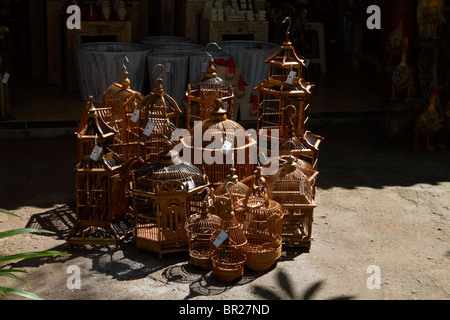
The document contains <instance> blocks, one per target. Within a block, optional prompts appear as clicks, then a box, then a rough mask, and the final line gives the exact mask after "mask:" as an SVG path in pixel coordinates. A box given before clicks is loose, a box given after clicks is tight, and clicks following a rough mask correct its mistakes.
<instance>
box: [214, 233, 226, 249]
mask: <svg viewBox="0 0 450 320" xmlns="http://www.w3.org/2000/svg"><path fill="white" fill-rule="evenodd" d="M227 238H228V235H227V234H226V232H225V231H222V232H221V233H219V235H218V236H217V238H216V240H214V242H213V244H214V245H215V246H216V248H218V247H220V246H221V245H222V243H223V242H224V241H225V240H227Z"/></svg>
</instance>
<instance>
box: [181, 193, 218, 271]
mask: <svg viewBox="0 0 450 320" xmlns="http://www.w3.org/2000/svg"><path fill="white" fill-rule="evenodd" d="M205 190H207V191H208V192H207V195H206V197H205V199H204V201H203V203H202V210H201V212H200V213H196V214H193V215H191V216H190V217H189V218H188V219H187V220H186V225H185V229H186V234H187V238H188V244H189V263H190V264H191V265H194V266H198V267H201V268H204V269H207V270H211V269H212V262H211V257H210V255H209V242H210V240H211V236H212V234H213V232H214V231H215V230H216V229H218V228H219V227H220V224H221V223H222V219H221V218H220V217H219V216H217V215H214V214H212V213H211V209H212V208H213V207H214V206H213V201H212V198H211V189H210V188H209V187H208V188H206V189H205Z"/></svg>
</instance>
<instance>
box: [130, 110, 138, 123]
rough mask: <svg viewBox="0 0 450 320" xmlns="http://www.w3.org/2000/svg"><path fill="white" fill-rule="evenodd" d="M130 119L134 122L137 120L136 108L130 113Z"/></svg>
mask: <svg viewBox="0 0 450 320" xmlns="http://www.w3.org/2000/svg"><path fill="white" fill-rule="evenodd" d="M130 120H131V121H133V122H134V123H136V122H138V120H139V110H138V109H136V110H134V112H133V114H132V115H131V118H130Z"/></svg>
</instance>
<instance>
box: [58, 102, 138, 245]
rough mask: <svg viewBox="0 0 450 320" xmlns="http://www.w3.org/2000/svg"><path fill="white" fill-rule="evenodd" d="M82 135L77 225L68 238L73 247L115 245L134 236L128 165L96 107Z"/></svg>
mask: <svg viewBox="0 0 450 320" xmlns="http://www.w3.org/2000/svg"><path fill="white" fill-rule="evenodd" d="M84 124H85V125H84V128H82V129H81V130H80V131H79V132H78V133H77V137H78V152H79V160H78V163H77V165H76V167H75V174H76V186H75V188H76V222H75V225H74V226H73V228H72V230H71V231H70V233H69V234H68V236H67V237H66V240H67V243H68V247H70V246H72V245H114V246H116V248H118V247H119V245H120V244H121V242H122V241H123V240H124V239H126V238H128V237H129V236H131V234H132V219H131V218H130V213H129V210H128V209H129V208H128V201H127V198H126V180H127V179H126V165H127V161H126V160H124V159H122V158H121V157H120V156H119V155H117V154H116V153H114V152H113V151H112V141H113V139H114V135H115V134H116V132H115V130H114V129H113V128H111V127H110V126H109V125H107V124H106V123H105V122H104V121H103V119H102V118H101V117H100V115H99V113H98V112H97V110H96V108H95V107H94V106H93V105H92V106H91V108H90V109H89V112H88V114H87V117H86V119H85V122H84ZM96 145H97V146H99V147H101V148H102V154H101V156H100V157H99V159H98V160H97V161H95V160H93V159H91V158H90V153H91V152H92V150H93V148H94V147H95V146H96Z"/></svg>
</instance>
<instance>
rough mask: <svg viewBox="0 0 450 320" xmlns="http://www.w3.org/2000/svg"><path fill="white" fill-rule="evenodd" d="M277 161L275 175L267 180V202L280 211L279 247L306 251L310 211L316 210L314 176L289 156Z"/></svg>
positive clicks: (309, 234) (310, 223) (311, 216)
mask: <svg viewBox="0 0 450 320" xmlns="http://www.w3.org/2000/svg"><path fill="white" fill-rule="evenodd" d="M278 160H279V164H280V165H279V169H278V172H277V173H276V174H274V175H272V176H269V177H268V178H267V179H268V186H269V196H270V199H273V200H275V201H277V202H279V203H280V204H281V205H282V207H283V213H284V216H283V245H284V246H289V247H304V248H306V249H308V250H309V249H310V248H311V241H312V239H313V237H312V223H313V211H314V209H315V208H316V207H317V204H316V202H315V200H314V198H315V180H316V178H317V175H318V172H317V171H316V170H314V168H313V167H312V166H311V165H310V164H309V163H306V162H304V161H302V160H298V159H297V158H295V157H294V156H292V155H290V156H283V157H280V158H279V159H278Z"/></svg>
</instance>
